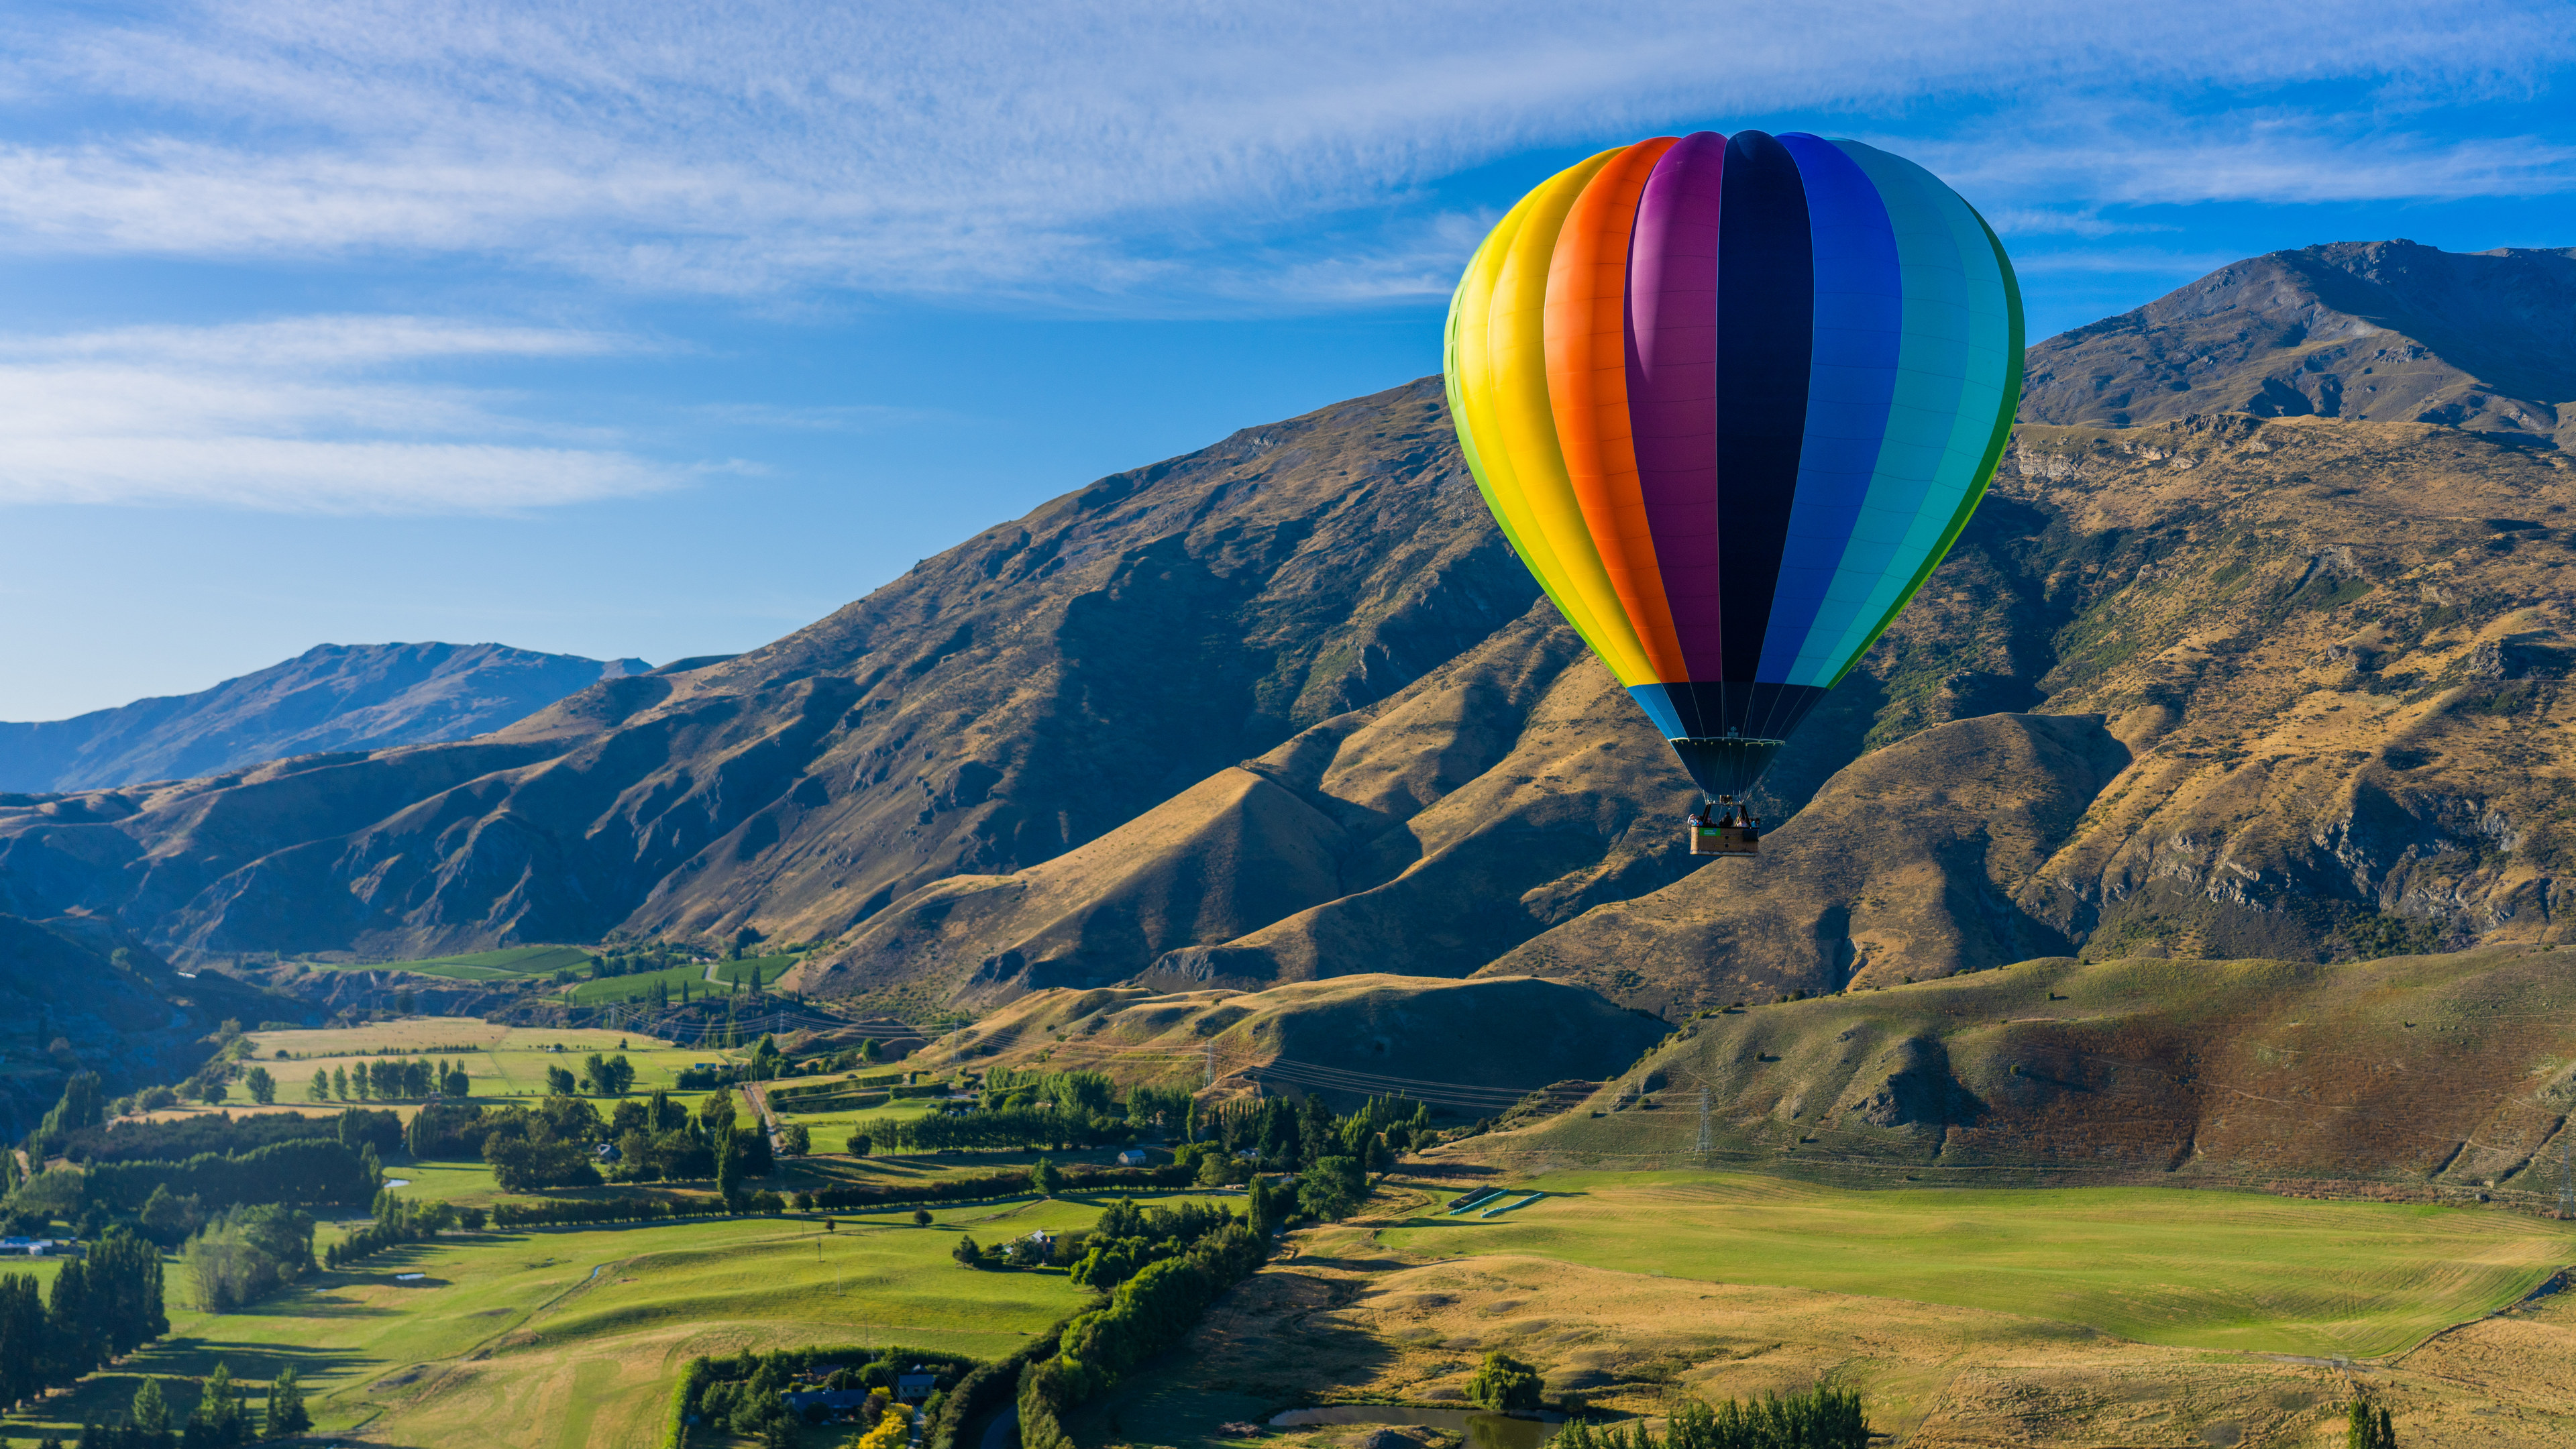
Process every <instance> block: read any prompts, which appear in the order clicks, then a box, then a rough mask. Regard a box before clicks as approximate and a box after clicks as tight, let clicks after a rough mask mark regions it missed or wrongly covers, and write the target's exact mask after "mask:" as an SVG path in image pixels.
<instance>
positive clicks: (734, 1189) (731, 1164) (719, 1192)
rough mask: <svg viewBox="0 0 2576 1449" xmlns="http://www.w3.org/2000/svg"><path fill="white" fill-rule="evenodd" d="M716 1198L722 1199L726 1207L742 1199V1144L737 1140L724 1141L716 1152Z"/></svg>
mask: <svg viewBox="0 0 2576 1449" xmlns="http://www.w3.org/2000/svg"><path fill="white" fill-rule="evenodd" d="M728 1135H730V1134H728ZM716 1196H718V1197H720V1198H723V1199H724V1200H725V1206H727V1207H731V1206H733V1205H734V1204H735V1203H736V1202H738V1201H740V1200H741V1198H742V1142H741V1140H740V1139H739V1138H733V1139H731V1140H728V1141H726V1142H725V1144H724V1145H723V1146H722V1147H721V1148H720V1149H718V1150H717V1153H716Z"/></svg>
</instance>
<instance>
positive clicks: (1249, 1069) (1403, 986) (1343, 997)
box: [912, 974, 1665, 1116]
mask: <svg viewBox="0 0 2576 1449" xmlns="http://www.w3.org/2000/svg"><path fill="white" fill-rule="evenodd" d="M1664 1033H1665V1026H1664V1023H1662V1022H1660V1021H1657V1020H1655V1019H1654V1018H1652V1017H1649V1016H1647V1015H1645V1014H1644V1013H1642V1012H1637V1011H1627V1010H1622V1009H1621V1008H1619V1007H1617V1006H1614V1005H1612V1004H1611V1003H1609V1002H1608V1001H1605V1000H1603V999H1602V998H1601V997H1599V996H1596V995H1594V994H1593V993H1591V992H1589V991H1584V990H1581V989H1579V988H1576V987H1570V986H1566V985H1564V984H1562V983H1560V982H1554V981H1539V980H1534V979H1531V978H1528V977H1499V978H1496V977H1489V978H1483V979H1479V980H1475V981H1437V980H1425V979H1422V978H1420V977H1410V976H1387V975H1374V974H1372V975H1358V976H1343V977H1340V978H1337V979H1335V980H1332V981H1311V982H1296V983H1292V984H1290V985H1286V986H1278V987H1273V988H1272V989H1270V990H1268V991H1258V992H1238V991H1223V990H1213V991H1190V992H1180V993H1175V994H1171V995H1163V994H1158V993H1156V992H1153V991H1150V990H1143V989H1138V988H1134V987H1126V988H1111V989H1104V990H1096V991H1074V990H1047V991H1037V992H1032V993H1030V994H1028V995H1025V996H1022V997H1020V998H1019V999H1018V1000H1016V1001H1014V1002H1012V1003H1011V1004H1010V1005H1009V1006H1007V1007H1004V1008H1003V1009H1001V1010H999V1011H997V1012H994V1013H993V1014H991V1015H989V1016H987V1017H985V1018H984V1019H983V1020H981V1021H979V1022H977V1023H976V1024H975V1025H974V1026H972V1027H969V1028H967V1029H965V1030H963V1031H960V1032H957V1033H954V1034H952V1035H950V1036H946V1037H943V1038H941V1039H940V1040H939V1041H938V1042H936V1043H934V1044H933V1045H932V1046H931V1047H930V1048H929V1049H928V1050H927V1051H925V1052H922V1053H920V1054H918V1055H917V1056H915V1057H914V1058H913V1059H912V1063H913V1064H914V1065H919V1066H922V1067H924V1068H925V1069H928V1070H936V1069H938V1068H940V1067H942V1066H947V1065H958V1066H973V1067H976V1068H978V1069H983V1068H990V1067H997V1066H1014V1067H1047V1068H1053V1069H1055V1070H1059V1071H1062V1070H1072V1069H1083V1070H1094V1071H1102V1072H1106V1073H1108V1074H1110V1075H1111V1076H1113V1077H1116V1078H1117V1079H1118V1080H1119V1081H1120V1082H1121V1083H1122V1084H1127V1085H1133V1084H1136V1083H1140V1082H1156V1083H1170V1084H1178V1085H1183V1086H1190V1087H1198V1086H1202V1085H1209V1086H1213V1087H1215V1088H1216V1089H1217V1091H1218V1092H1219V1094H1220V1095H1224V1094H1229V1093H1235V1092H1244V1091H1251V1090H1256V1089H1264V1088H1266V1089H1267V1090H1269V1091H1271V1092H1273V1093H1277V1092H1281V1091H1286V1092H1289V1093H1292V1094H1304V1093H1308V1092H1313V1093H1318V1094H1321V1095H1323V1096H1325V1097H1327V1098H1329V1099H1331V1100H1333V1101H1336V1102H1338V1103H1340V1104H1341V1105H1342V1106H1343V1107H1345V1108H1348V1107H1350V1106H1352V1105H1354V1104H1356V1102H1357V1101H1358V1100H1359V1099H1360V1098H1362V1097H1365V1096H1368V1095H1372V1094H1373V1093H1378V1092H1381V1091H1389V1090H1391V1087H1390V1086H1389V1084H1391V1083H1397V1082H1401V1083H1406V1084H1410V1085H1412V1086H1413V1087H1415V1089H1416V1090H1417V1092H1418V1094H1419V1095H1420V1096H1421V1097H1423V1098H1424V1099H1426V1100H1429V1101H1431V1102H1434V1103H1436V1104H1439V1105H1442V1106H1446V1107H1451V1108H1455V1109H1458V1110H1463V1111H1465V1112H1467V1113H1468V1114H1469V1115H1471V1116H1478V1115H1484V1114H1487V1113H1490V1112H1493V1111H1496V1110H1499V1109H1500V1108H1501V1107H1503V1106H1505V1105H1507V1104H1508V1103H1510V1102H1511V1101H1512V1100H1514V1099H1516V1098H1518V1097H1520V1096H1521V1095H1522V1094H1524V1093H1527V1092H1529V1091H1532V1090H1534V1089H1536V1088H1539V1087H1544V1086H1548V1085H1551V1084H1554V1083H1559V1082H1576V1083H1585V1084H1588V1083H1591V1082H1597V1081H1600V1080H1602V1079H1604V1078H1607V1077H1610V1076H1613V1075H1615V1074H1617V1073H1619V1072H1621V1071H1624V1070H1626V1068H1627V1067H1628V1066H1629V1064H1630V1063H1632V1062H1634V1061H1636V1060H1637V1056H1638V1054H1639V1053H1641V1052H1643V1051H1645V1050H1646V1048H1648V1047H1649V1046H1652V1045H1653V1044H1654V1043H1655V1042H1657V1041H1658V1040H1660V1039H1661V1038H1662V1037H1663V1035H1664Z"/></svg>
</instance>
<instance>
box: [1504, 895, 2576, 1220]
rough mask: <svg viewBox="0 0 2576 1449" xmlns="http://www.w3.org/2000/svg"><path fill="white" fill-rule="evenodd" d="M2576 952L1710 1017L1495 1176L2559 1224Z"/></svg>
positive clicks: (2135, 973) (2071, 965)
mask: <svg viewBox="0 0 2576 1449" xmlns="http://www.w3.org/2000/svg"><path fill="white" fill-rule="evenodd" d="M2568 964H2571V959H2568V951H2566V949H2548V946H2499V949H2488V951H2468V954H2455V957H2391V959H2378V962H2347V964H2313V962H2148V959H2125V962H2094V964H2084V962H2074V959H2063V957H2061V959H2045V962H2025V964H2017V967H2007V969H1996V972H1981V975H1973V977H1953V980H1942V982H1919V985H1899V987H1888V990H1860V993H1850V995H1837V998H1824V1000H1793V1003H1780V1006H1759V1008H1749V1011H1731V1013H1718V1016H1703V1018H1695V1021H1690V1024H1687V1026H1685V1029H1682V1031H1677V1034H1674V1036H1672V1039H1669V1042H1667V1044H1664V1047H1662V1049H1656V1052H1651V1055H1649V1057H1646V1060H1641V1062H1638V1065H1636V1067H1633V1070H1631V1073H1625V1075H1623V1078H1620V1080H1618V1083H1610V1085H1605V1088H1602V1091H1600V1093H1595V1098H1592V1101H1587V1104H1582V1106H1577V1109H1571V1111H1566V1114H1561V1116H1553V1119H1546V1122H1540V1124H1535V1127H1528V1129H1517V1132H1502V1134H1489V1137H1476V1140H1468V1142H1463V1145H1458V1147H1455V1152H1466V1155H1471V1158H1492V1160H1515V1163H1522V1160H1528V1158H1530V1155H1571V1158H1574V1160H1589V1158H1600V1160H1602V1163H1610V1165H1618V1163H1649V1160H1669V1163H1674V1165H1680V1163H1685V1160H1698V1158H1700V1152H1698V1145H1700V1093H1703V1091H1705V1093H1708V1142H1710V1152H1708V1160H1710V1163H1765V1165H1777V1168H1785V1171H1801V1173H1824V1176H1839V1178H1857V1181H1960V1183H1968V1181H1973V1183H2053V1186H2063V1183H2081V1181H2210V1183H2221V1181H2223V1183H2236V1186H2267V1183H2272V1186H2290V1189H2293V1191H2295V1186H2298V1183H2300V1181H2308V1178H2316V1181H2329V1178H2331V1181H2380V1183H2388V1186H2391V1189H2409V1191H2416V1189H2458V1191H2496V1194H2506V1196H2512V1199H2514V1201H2527V1204H2530V1207H2555V1194H2558V1152H2561V1132H2566V1127H2568V1111H2571V1109H2576V1011H2571V1000H2568V990H2571V975H2568Z"/></svg>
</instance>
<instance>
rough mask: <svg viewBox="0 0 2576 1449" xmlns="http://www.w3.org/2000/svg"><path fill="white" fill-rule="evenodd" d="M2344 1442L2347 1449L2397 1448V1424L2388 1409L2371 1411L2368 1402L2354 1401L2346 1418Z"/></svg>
mask: <svg viewBox="0 0 2576 1449" xmlns="http://www.w3.org/2000/svg"><path fill="white" fill-rule="evenodd" d="M2343 1442H2344V1444H2345V1446H2346V1449H2397V1425H2396V1422H2395V1421H2394V1420H2392V1419H2390V1418H2389V1416H2388V1411H2387V1410H2386V1409H2381V1410H2379V1411H2378V1412H2377V1413H2373V1412H2372V1411H2371V1407H2370V1405H2369V1404H2368V1403H2366V1402H2364V1401H2363V1400H2360V1399H2355V1400H2353V1401H2352V1410H2351V1412H2350V1413H2349V1414H2347V1415H2346V1416H2345V1419H2344V1435H2343Z"/></svg>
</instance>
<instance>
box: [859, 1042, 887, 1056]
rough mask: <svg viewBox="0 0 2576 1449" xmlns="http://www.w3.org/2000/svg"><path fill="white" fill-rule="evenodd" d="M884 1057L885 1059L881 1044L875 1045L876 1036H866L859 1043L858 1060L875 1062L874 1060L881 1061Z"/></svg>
mask: <svg viewBox="0 0 2576 1449" xmlns="http://www.w3.org/2000/svg"><path fill="white" fill-rule="evenodd" d="M884 1059H885V1048H883V1047H881V1046H878V1045H877V1042H876V1038H874V1037H870V1038H868V1039H867V1040H866V1041H863V1042H861V1043H859V1060H860V1061H863V1062H876V1061H883V1060H884Z"/></svg>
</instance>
